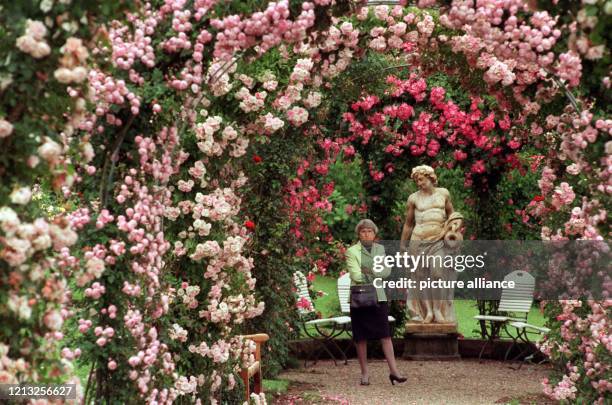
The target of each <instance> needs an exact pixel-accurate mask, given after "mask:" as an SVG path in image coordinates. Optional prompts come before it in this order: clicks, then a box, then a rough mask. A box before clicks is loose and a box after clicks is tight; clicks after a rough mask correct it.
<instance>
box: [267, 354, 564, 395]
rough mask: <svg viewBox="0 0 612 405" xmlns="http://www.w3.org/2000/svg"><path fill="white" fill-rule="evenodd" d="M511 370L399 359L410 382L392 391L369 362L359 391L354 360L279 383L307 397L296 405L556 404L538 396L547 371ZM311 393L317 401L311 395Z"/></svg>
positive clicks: (322, 365)
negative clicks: (366, 379) (287, 383)
mask: <svg viewBox="0 0 612 405" xmlns="http://www.w3.org/2000/svg"><path fill="white" fill-rule="evenodd" d="M511 364H512V365H513V366H515V367H516V366H517V363H503V362H500V361H492V360H483V362H482V363H479V362H478V360H477V359H464V360H457V361H405V360H399V359H398V367H399V369H400V371H401V372H402V373H403V375H404V376H405V377H408V381H407V382H405V383H404V384H401V385H396V386H392V385H391V383H390V382H389V371H388V368H387V363H386V362H385V361H384V360H370V361H369V369H370V385H369V386H361V385H359V365H358V363H357V360H355V359H353V360H349V364H348V365H344V364H341V363H338V366H334V364H333V362H331V361H319V362H318V363H317V365H315V366H313V367H309V368H307V369H304V368H300V369H294V370H287V371H285V372H283V373H282V374H281V375H280V376H279V378H283V379H288V380H290V381H291V382H292V385H293V386H294V389H292V390H291V391H292V394H296V393H298V391H302V392H301V393H300V394H303V393H304V392H306V395H303V397H304V398H306V399H305V400H304V401H295V403H300V404H308V403H311V404H328V403H330V404H331V403H336V404H338V403H343V404H351V405H359V404H364V405H365V404H368V405H371V404H376V405H379V404H380V405H394V404H401V405H410V404H419V405H420V404H435V405H440V404H452V405H463V404H465V405H477V404H505V403H507V402H510V401H511V400H513V399H514V400H516V399H518V400H519V402H518V403H520V404H532V403H535V404H538V405H540V404H554V402H553V401H551V400H547V398H546V397H545V396H544V395H543V394H542V386H541V384H540V381H541V380H542V379H543V378H544V377H546V376H547V374H548V371H549V366H547V365H531V364H525V365H523V367H522V368H521V369H520V370H512V369H511V368H509V366H510V365H511ZM313 391H314V392H317V393H318V395H312V393H313ZM309 392H310V394H309ZM300 396H302V395H300ZM308 398H315V399H310V400H309V399H308ZM326 398H327V399H326ZM294 399H295V397H294V396H292V395H289V396H288V397H285V398H280V399H279V400H277V402H275V403H278V404H281V403H283V404H287V403H292V401H291V400H294ZM514 403H515V404H516V403H517V402H514Z"/></svg>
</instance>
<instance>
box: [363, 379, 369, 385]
mask: <svg viewBox="0 0 612 405" xmlns="http://www.w3.org/2000/svg"><path fill="white" fill-rule="evenodd" d="M361 385H370V378H368V379H367V380H364V379H363V377H361Z"/></svg>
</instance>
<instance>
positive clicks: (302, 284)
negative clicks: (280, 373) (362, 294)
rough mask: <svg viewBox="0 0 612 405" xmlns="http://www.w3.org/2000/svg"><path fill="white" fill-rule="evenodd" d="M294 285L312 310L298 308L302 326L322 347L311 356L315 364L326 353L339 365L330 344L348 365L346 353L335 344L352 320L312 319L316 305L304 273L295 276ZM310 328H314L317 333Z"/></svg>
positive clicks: (344, 318) (345, 317) (336, 318)
mask: <svg viewBox="0 0 612 405" xmlns="http://www.w3.org/2000/svg"><path fill="white" fill-rule="evenodd" d="M293 283H294V285H295V287H296V289H297V291H296V293H297V299H298V300H303V301H304V300H305V302H307V303H309V308H310V309H306V308H301V307H298V314H299V315H300V320H301V326H302V329H303V330H304V333H305V334H306V336H308V337H309V338H311V339H313V340H315V341H317V342H318V343H319V346H320V348H319V350H318V351H317V352H315V353H314V354H313V356H311V357H314V358H315V359H314V363H316V362H317V360H318V359H319V356H320V355H321V352H322V351H325V352H327V354H328V355H329V356H330V358H331V359H332V360H333V361H334V364H336V365H337V362H336V357H335V356H334V355H333V353H332V352H331V351H330V350H329V348H328V347H327V345H328V343H329V344H331V345H333V346H335V347H336V349H337V350H338V352H340V353H341V355H342V357H343V359H344V364H347V363H348V359H347V358H346V355H345V354H344V351H343V350H342V349H340V347H338V344H337V343H336V342H334V339H335V338H337V337H338V336H340V334H341V333H342V332H344V331H345V330H346V328H347V325H350V323H351V318H350V317H349V316H336V317H331V318H321V319H311V318H313V317H314V316H315V311H314V303H313V302H312V298H311V297H310V293H309V291H308V283H307V282H306V277H304V274H302V272H300V271H297V272H295V273H294V275H293ZM309 327H312V328H314V330H315V331H316V333H315V332H313V330H312V328H309ZM309 358H310V357H308V358H306V359H305V360H304V367H306V366H307V362H308V360H309Z"/></svg>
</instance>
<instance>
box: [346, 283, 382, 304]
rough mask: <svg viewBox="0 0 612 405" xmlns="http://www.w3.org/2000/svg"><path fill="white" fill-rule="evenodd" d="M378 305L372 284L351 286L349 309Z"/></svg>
mask: <svg viewBox="0 0 612 405" xmlns="http://www.w3.org/2000/svg"><path fill="white" fill-rule="evenodd" d="M377 305H378V295H377V294H376V287H374V286H373V285H372V284H363V285H354V286H351V308H367V307H375V306H377Z"/></svg>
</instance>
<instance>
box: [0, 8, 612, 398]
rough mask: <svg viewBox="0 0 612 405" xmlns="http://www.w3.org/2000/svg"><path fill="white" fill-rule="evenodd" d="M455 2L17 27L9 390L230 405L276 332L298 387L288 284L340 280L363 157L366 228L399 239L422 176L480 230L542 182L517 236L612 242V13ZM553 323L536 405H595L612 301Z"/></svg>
mask: <svg viewBox="0 0 612 405" xmlns="http://www.w3.org/2000/svg"><path fill="white" fill-rule="evenodd" d="M443 3H444V4H436V2H435V1H419V2H418V4H417V5H416V6H418V7H416V6H410V7H408V6H407V5H397V6H391V7H390V6H386V5H380V6H376V7H372V8H368V7H363V4H355V3H353V2H342V1H332V0H318V1H314V2H304V3H302V2H287V1H280V2H274V3H269V4H268V3H265V2H257V1H254V2H252V4H251V3H248V4H245V3H244V2H229V3H223V2H216V1H214V0H196V1H194V2H189V3H188V2H185V1H181V0H167V1H164V2H152V3H144V4H143V5H142V6H134V7H135V9H133V10H123V9H121V8H120V7H119V8H116V7H115V6H108V7H105V8H101V9H92V10H88V14H86V17H83V18H81V15H79V13H83V10H81V9H79V8H74V9H65V8H64V6H63V5H56V6H53V5H52V6H50V7H49V8H48V9H47V7H46V6H45V7H41V9H40V10H37V11H36V12H33V14H27V15H26V14H24V12H23V10H20V9H19V5H15V6H12V8H11V9H10V10H9V13H7V15H12V16H15V18H14V19H13V20H12V22H11V23H10V24H9V25H10V27H11V31H10V35H7V36H6V38H8V39H7V40H3V42H2V45H3V46H4V48H6V49H7V54H9V55H11V57H12V58H13V60H14V61H16V62H14V65H15V66H16V67H11V68H10V69H9V70H7V72H8V73H7V74H4V73H3V76H2V82H1V83H0V84H1V86H2V92H3V95H4V94H6V95H7V97H6V101H3V104H2V105H3V110H2V118H1V120H0V142H2V145H3V146H4V147H5V148H4V150H3V154H2V160H1V161H0V171H1V172H2V174H3V178H6V179H7V181H6V182H4V181H3V184H2V197H1V198H0V205H1V206H2V207H1V208H0V228H1V230H2V234H1V235H0V248H1V252H0V257H1V260H0V265H1V266H2V287H0V288H1V290H0V307H1V308H2V309H3V310H2V311H1V312H0V319H2V325H3V326H2V332H1V336H2V341H1V342H0V355H1V356H2V361H0V381H1V382H18V381H41V382H42V381H60V380H61V381H65V380H66V379H68V378H70V377H73V376H74V378H73V381H75V382H76V383H78V384H80V383H79V379H78V378H77V377H76V376H75V366H79V367H80V368H79V369H81V368H82V366H83V365H86V369H85V371H84V373H85V380H86V381H87V384H86V386H85V387H83V389H81V391H80V395H82V396H84V397H85V398H86V399H92V398H97V399H100V400H106V401H119V402H121V401H129V400H130V399H132V398H139V399H140V400H142V401H146V402H158V403H166V402H168V403H170V402H173V401H176V400H180V398H182V397H184V398H185V399H186V400H193V401H195V400H196V399H198V400H199V401H203V402H218V401H234V400H237V399H238V398H240V397H241V392H240V390H238V389H237V388H236V386H237V385H239V384H240V382H239V381H238V379H237V372H238V371H239V369H240V368H241V367H243V366H247V365H248V364H250V363H251V362H252V361H253V349H254V348H253V347H251V346H250V345H249V344H248V343H247V342H246V341H244V340H243V339H242V338H240V334H242V333H245V332H247V331H251V330H253V329H254V327H255V325H257V327H260V326H261V325H267V327H268V328H269V331H270V332H271V335H272V337H273V338H272V340H271V342H270V345H268V348H269V349H268V350H269V352H267V353H268V355H269V356H270V357H271V359H272V360H271V362H270V365H271V368H272V369H273V370H274V368H276V369H278V368H279V367H281V366H282V363H283V357H284V355H285V354H286V353H287V350H288V349H287V339H288V337H289V336H291V334H290V332H292V331H294V330H295V328H296V323H295V321H296V319H295V313H294V312H295V311H291V309H293V308H294V305H295V301H294V299H293V296H292V294H291V291H290V290H289V288H288V286H289V285H290V283H291V281H290V280H291V274H292V272H293V271H292V270H296V269H304V268H310V266H311V265H313V264H317V268H318V269H320V270H322V271H324V270H325V269H326V268H329V267H333V266H337V265H338V263H339V260H338V257H339V256H340V255H341V253H342V250H341V248H338V246H337V244H335V243H334V237H333V235H332V234H331V232H330V230H329V227H328V225H327V224H326V222H325V221H324V218H323V216H324V215H325V213H326V212H329V211H330V210H333V203H332V198H331V196H332V194H333V191H334V184H333V183H331V182H330V181H329V179H328V178H327V177H326V176H327V174H328V172H329V169H330V165H333V164H334V163H335V162H337V161H339V160H341V159H349V160H350V159H352V157H353V156H354V155H356V154H358V155H359V159H360V160H359V163H360V164H361V165H362V166H361V167H362V169H363V171H364V173H365V174H366V178H367V180H366V182H365V185H366V187H367V189H368V196H366V197H364V198H365V200H364V201H363V205H360V206H357V207H355V209H357V210H361V211H362V212H363V213H365V212H368V214H370V215H373V216H375V217H377V219H384V218H391V219H390V221H389V223H387V224H386V225H385V226H386V227H387V228H388V229H390V230H391V229H393V226H396V225H395V224H394V223H393V218H392V217H393V215H389V214H390V213H389V212H386V211H385V209H386V208H385V207H387V206H388V204H387V202H389V200H385V198H388V197H387V196H385V195H384V194H383V193H382V191H381V190H383V189H384V188H387V189H388V188H393V187H394V186H395V185H396V184H397V182H398V181H400V180H401V181H403V180H404V179H405V178H406V177H407V176H406V174H407V173H408V170H409V169H410V168H411V167H412V166H414V165H415V164H419V162H429V163H430V164H433V165H436V166H437V167H440V168H444V170H448V171H449V173H450V171H453V173H455V174H459V175H460V176H461V179H462V180H461V181H462V182H463V184H464V185H465V187H466V188H468V189H470V191H469V192H468V194H467V198H468V199H469V200H470V201H472V203H471V204H472V205H473V206H474V207H475V208H474V209H475V210H476V211H475V212H476V215H475V221H476V223H478V218H485V217H486V216H487V215H491V213H492V212H494V210H495V207H496V206H495V196H496V195H497V194H496V193H499V190H500V184H504V181H508V176H510V175H513V176H517V175H521V174H522V175H525V174H526V173H532V174H533V175H534V176H535V175H537V176H538V177H540V178H539V180H537V184H538V187H539V190H540V191H539V193H538V195H533V196H528V195H520V199H523V200H524V201H518V202H519V203H520V202H522V203H524V205H523V206H519V205H517V208H516V210H514V214H515V215H516V216H518V217H520V219H521V222H522V223H524V224H526V225H524V226H528V225H531V226H532V227H533V226H536V227H538V228H539V229H540V232H539V233H540V236H541V238H542V239H554V240H559V239H604V238H605V237H606V236H607V235H609V227H608V225H607V223H606V219H607V218H606V215H607V214H606V212H607V211H606V210H607V209H608V207H607V205H609V194H610V193H611V192H612V184H611V183H610V181H611V180H610V155H611V152H612V151H611V150H610V145H611V144H610V142H609V135H610V131H611V130H612V121H611V120H610V119H608V118H607V117H608V116H609V111H608V110H607V108H608V107H607V103H606V97H609V96H606V92H605V90H606V89H607V88H609V86H610V78H609V71H608V70H606V68H605V65H606V60H609V54H608V50H607V49H606V48H605V44H600V43H598V42H597V41H598V40H601V38H600V37H597V36H594V35H592V33H593V32H598V31H597V30H602V29H604V28H601V27H600V24H601V25H604V26H605V24H606V23H605V19H598V16H603V15H606V13H609V12H610V10H609V7H607V5H606V6H604V5H601V4H597V5H591V4H585V5H578V6H577V5H572V4H570V5H567V6H563V7H558V8H555V9H550V10H547V9H546V7H547V6H546V5H540V4H537V3H539V2H527V3H525V2H522V1H518V0H516V1H514V0H490V1H478V2H472V1H453V2H443ZM447 3H448V4H447ZM586 3H588V2H586ZM124 12H125V13H126V14H125V16H123V13H124ZM575 12H578V14H579V15H580V16H581V18H577V19H575V20H574V19H573V18H571V15H572V14H573V13H575ZM580 13H582V14H580ZM25 16H27V17H29V19H26V18H25ZM111 17H113V18H114V19H112V20H111ZM3 18H5V17H3ZM81 20H83V21H81ZM66 27H68V28H66ZM49 31H50V32H49ZM77 37H79V38H77ZM4 48H3V49H4ZM606 58H608V59H606ZM370 62H376V63H380V69H378V71H377V72H373V71H371V70H368V69H372V65H371V64H370ZM585 73H588V76H587V77H585ZM364 74H365V76H366V77H364ZM594 78H596V79H597V80H594ZM372 81H373V82H372ZM32 82H34V83H35V84H34V85H32V88H29V87H28V83H32ZM11 90H12V92H11ZM581 95H582V97H580V96H581ZM587 96H592V97H587ZM37 97H44V98H45V100H48V102H41V101H40V100H38V99H37ZM66 105H69V107H68V108H66ZM517 173H518V174H517ZM35 184H36V185H37V189H38V190H37V189H36V188H34V187H33V186H34V185H35ZM383 185H384V186H383ZM33 192H34V195H33ZM606 197H607V199H606ZM58 207H59V208H58ZM478 210H481V211H480V212H479V211H478ZM503 225H504V224H501V223H497V224H496V225H495V226H496V227H495V228H488V227H487V225H486V224H484V223H482V222H481V223H479V225H478V227H477V231H476V233H475V234H474V236H475V237H481V236H486V237H498V236H499V235H500V232H501V231H502V228H503ZM521 226H523V225H521ZM508 232H510V231H508ZM509 235H512V234H511V233H510V234H509ZM553 270H554V269H553ZM588 270H589V268H588V263H585V264H584V267H583V268H581V267H578V268H576V269H573V271H575V272H587V271H588ZM598 277H600V278H601V283H602V284H603V285H609V283H610V280H609V276H607V275H605V274H601V275H598ZM604 293H606V292H605V291H604ZM605 297H607V295H605ZM264 301H265V304H264ZM545 304H546V305H545V308H546V311H547V315H548V316H549V319H550V321H549V326H550V327H551V328H552V329H553V332H552V333H551V334H550V335H549V337H548V340H546V341H545V342H544V343H543V345H542V350H543V351H545V353H547V354H548V355H550V356H551V359H553V360H554V363H555V364H556V365H557V366H558V373H557V374H556V375H555V376H553V377H552V378H551V381H550V382H547V383H546V384H545V392H546V393H547V394H548V395H550V396H551V397H553V398H557V399H571V400H580V399H582V400H589V401H590V402H596V401H600V402H601V403H603V400H604V397H605V396H606V395H609V394H607V393H608V392H609V391H610V383H609V377H610V370H609V364H610V347H611V346H612V340H610V336H609V334H608V332H607V331H608V323H609V313H610V309H609V305H610V300H604V301H594V300H584V301H560V302H549V303H545ZM262 319H265V322H263V321H262ZM5 325H11V327H10V328H9V327H7V326H5ZM22 330H28V331H30V332H29V333H27V334H26V335H25V336H24V335H23V334H22V333H21V332H20V331H22ZM77 374H78V373H77ZM253 400H254V401H264V400H265V399H264V398H263V397H260V398H254V399H253Z"/></svg>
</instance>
